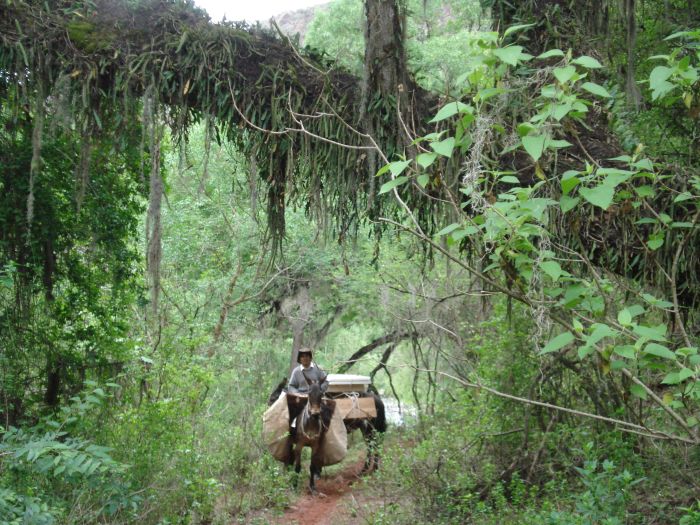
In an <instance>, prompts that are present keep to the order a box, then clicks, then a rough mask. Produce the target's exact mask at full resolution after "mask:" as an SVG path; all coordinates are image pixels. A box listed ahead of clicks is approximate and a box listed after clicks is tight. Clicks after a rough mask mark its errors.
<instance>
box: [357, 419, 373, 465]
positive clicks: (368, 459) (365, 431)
mask: <svg viewBox="0 0 700 525" xmlns="http://www.w3.org/2000/svg"><path fill="white" fill-rule="evenodd" d="M360 431H361V432H362V439H363V440H364V442H365V446H366V447H367V452H366V453H365V464H364V466H363V467H362V471H361V474H364V473H365V472H367V471H369V470H370V467H371V466H372V454H373V450H372V434H373V432H372V427H371V426H370V425H369V423H367V422H366V421H363V422H362V425H361V426H360Z"/></svg>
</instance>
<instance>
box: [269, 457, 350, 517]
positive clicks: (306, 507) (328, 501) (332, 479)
mask: <svg viewBox="0 0 700 525" xmlns="http://www.w3.org/2000/svg"><path fill="white" fill-rule="evenodd" d="M362 465H363V461H359V462H357V463H354V464H350V465H348V466H347V467H345V468H344V469H343V470H342V471H341V472H338V473H335V474H333V475H331V476H325V475H324V476H322V477H321V479H319V480H318V481H317V482H316V488H317V490H318V492H319V493H318V494H317V495H315V496H312V495H311V494H308V492H307V493H305V494H304V495H302V496H300V497H299V499H298V500H297V501H296V502H294V503H293V504H292V505H291V506H290V507H289V509H287V510H286V511H285V513H284V515H283V516H281V517H280V518H278V519H277V520H275V521H273V522H271V523H273V524H275V525H312V524H313V525H338V524H345V525H351V524H353V523H355V520H353V518H352V516H351V515H350V512H349V510H348V508H347V507H346V506H345V505H343V503H345V502H346V501H349V499H350V498H351V495H352V487H351V485H352V484H353V483H354V482H355V481H357V480H358V479H359V473H360V471H361V470H362Z"/></svg>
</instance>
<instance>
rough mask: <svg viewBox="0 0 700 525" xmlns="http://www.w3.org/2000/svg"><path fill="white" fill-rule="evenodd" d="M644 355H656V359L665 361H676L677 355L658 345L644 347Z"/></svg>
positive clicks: (650, 344) (652, 344) (651, 344)
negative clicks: (659, 358) (660, 358)
mask: <svg viewBox="0 0 700 525" xmlns="http://www.w3.org/2000/svg"><path fill="white" fill-rule="evenodd" d="M644 353H645V354H648V355H654V356H656V357H662V358H663V359H671V360H675V359H676V354H674V353H673V352H671V351H670V350H669V349H668V348H667V347H665V346H663V345H660V344H658V343H649V344H648V345H646V346H645V347H644Z"/></svg>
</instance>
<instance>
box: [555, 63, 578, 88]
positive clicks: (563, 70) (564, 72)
mask: <svg viewBox="0 0 700 525" xmlns="http://www.w3.org/2000/svg"><path fill="white" fill-rule="evenodd" d="M552 73H553V74H554V76H555V77H556V79H557V80H558V81H559V83H560V84H566V83H567V82H568V81H569V80H571V78H572V77H573V76H574V75H575V74H576V68H575V67H574V66H565V67H557V68H554V71H552Z"/></svg>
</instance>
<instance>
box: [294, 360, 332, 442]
mask: <svg viewBox="0 0 700 525" xmlns="http://www.w3.org/2000/svg"><path fill="white" fill-rule="evenodd" d="M297 363H299V366H297V367H296V368H295V369H294V370H293V371H292V375H291V377H290V378H289V383H288V384H287V392H288V393H289V394H293V395H301V396H305V395H307V394H308V393H309V388H310V385H309V381H307V378H308V380H310V381H317V382H318V384H319V386H320V388H321V394H325V392H326V390H328V381H327V380H326V378H327V376H328V374H326V373H325V372H324V371H323V370H321V368H320V367H319V366H318V365H317V364H316V363H314V362H313V351H312V350H311V349H310V348H300V349H299V353H298V355H297ZM296 415H297V414H295V413H292V414H290V416H291V417H290V426H289V433H290V434H291V435H292V436H295V435H296V427H295V422H296V419H295V418H296Z"/></svg>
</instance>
